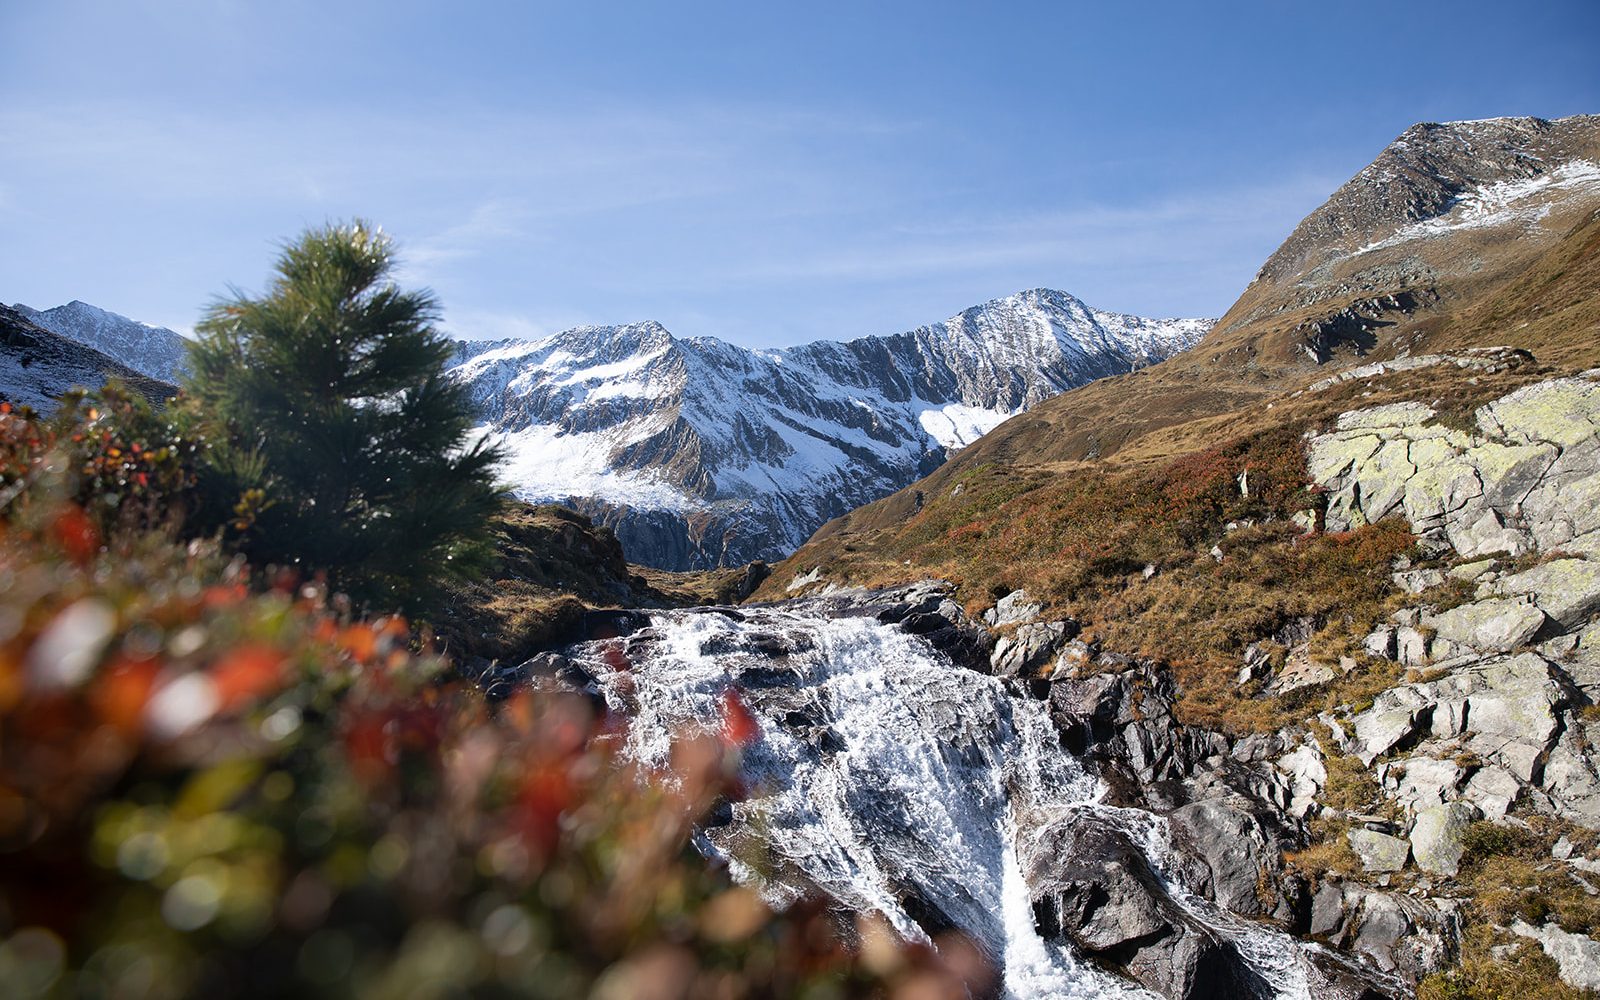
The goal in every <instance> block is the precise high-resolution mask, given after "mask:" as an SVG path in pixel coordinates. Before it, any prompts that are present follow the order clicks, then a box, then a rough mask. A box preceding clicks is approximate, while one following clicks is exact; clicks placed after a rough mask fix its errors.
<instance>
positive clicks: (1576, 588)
mask: <svg viewBox="0 0 1600 1000" xmlns="http://www.w3.org/2000/svg"><path fill="white" fill-rule="evenodd" d="M1498 586H1499V588H1500V589H1501V590H1503V591H1505V592H1506V593H1508V594H1525V595H1527V596H1528V597H1531V598H1532V599H1533V601H1534V602H1535V603H1537V604H1538V605H1539V607H1541V608H1543V609H1544V611H1545V613H1546V614H1548V615H1549V616H1550V617H1551V618H1554V619H1555V620H1556V621H1557V622H1559V623H1560V625H1561V627H1562V628H1573V627H1574V626H1577V625H1579V624H1582V623H1583V622H1584V621H1585V620H1586V619H1587V618H1588V617H1590V616H1591V615H1593V614H1594V612H1595V610H1596V609H1597V608H1600V560H1591V559H1552V560H1550V561H1549V562H1547V563H1542V564H1540V565H1538V566H1535V567H1533V568H1532V569H1530V570H1525V571H1523V572H1521V573H1517V574H1515V575H1512V576H1508V577H1505V578H1504V579H1502V580H1501V581H1500V582H1499V584H1498Z"/></svg>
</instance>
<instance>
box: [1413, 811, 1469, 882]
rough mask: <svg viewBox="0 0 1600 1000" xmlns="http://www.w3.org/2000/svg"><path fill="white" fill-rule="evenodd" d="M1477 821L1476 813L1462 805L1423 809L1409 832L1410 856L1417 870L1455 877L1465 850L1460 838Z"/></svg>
mask: <svg viewBox="0 0 1600 1000" xmlns="http://www.w3.org/2000/svg"><path fill="white" fill-rule="evenodd" d="M1476 818H1477V810H1475V809H1473V808H1472V806H1470V805H1467V804H1466V803H1464V802H1448V803H1446V804H1444V805H1442V806H1434V807H1433V808H1431V809H1424V810H1422V812H1420V813H1418V814H1417V821H1416V823H1415V825H1413V826H1412V828H1411V855H1412V857H1414V858H1416V861H1417V867H1418V868H1421V869H1422V870H1423V871H1425V872H1432V873H1434V874H1435V875H1454V874H1455V873H1456V871H1457V869H1458V868H1459V867H1460V866H1461V855H1462V854H1463V853H1464V852H1465V850H1466V846H1465V844H1464V842H1463V840H1462V838H1463V837H1464V836H1465V835H1466V832H1467V827H1468V826H1470V825H1472V821H1473V820H1474V819H1476Z"/></svg>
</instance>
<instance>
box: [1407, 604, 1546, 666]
mask: <svg viewBox="0 0 1600 1000" xmlns="http://www.w3.org/2000/svg"><path fill="white" fill-rule="evenodd" d="M1423 623H1424V624H1425V625H1427V626H1428V627H1430V628H1432V629H1433V631H1434V635H1435V637H1436V638H1435V642H1436V643H1437V642H1438V641H1440V640H1443V641H1444V642H1446V643H1448V644H1449V647H1448V651H1447V652H1446V655H1452V654H1455V653H1459V652H1464V651H1473V652H1479V653H1503V652H1508V651H1510V650H1513V649H1516V648H1517V647H1518V646H1521V645H1522V644H1523V643H1525V642H1527V641H1528V640H1530V639H1532V638H1533V637H1534V636H1535V635H1536V634H1537V633H1538V631H1539V629H1540V628H1541V627H1542V626H1543V625H1544V612H1543V611H1540V610H1539V609H1538V608H1536V607H1534V606H1533V605H1532V604H1529V603H1528V602H1527V601H1521V600H1510V599H1506V598H1501V599H1498V600H1489V601H1478V602H1477V603H1475V604H1463V605H1461V606H1460V607H1457V608H1451V609H1450V610H1449V611H1445V612H1443V613H1441V614H1437V615H1428V616H1426V617H1424V618H1423ZM1433 655H1434V658H1435V659H1442V658H1443V657H1441V656H1440V651H1438V650H1435V651H1434V654H1433Z"/></svg>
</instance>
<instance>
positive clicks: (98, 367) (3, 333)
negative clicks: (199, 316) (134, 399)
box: [0, 305, 177, 413]
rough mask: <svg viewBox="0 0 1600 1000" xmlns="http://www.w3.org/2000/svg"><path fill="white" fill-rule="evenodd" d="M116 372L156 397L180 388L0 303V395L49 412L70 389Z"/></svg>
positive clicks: (100, 381)
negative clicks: (40, 324) (65, 335)
mask: <svg viewBox="0 0 1600 1000" xmlns="http://www.w3.org/2000/svg"><path fill="white" fill-rule="evenodd" d="M113 376H114V377H116V378H120V379H122V380H123V381H125V382H127V383H128V384H129V385H130V386H132V387H133V388H134V390H135V391H137V392H139V393H140V394H142V395H144V396H145V397H146V398H148V399H150V400H152V401H155V402H159V401H161V400H164V399H166V398H168V397H170V396H171V395H172V394H173V393H175V392H176V391H177V389H176V387H174V386H172V385H169V384H167V383H165V382H161V381H159V380H157V379H152V378H150V377H148V376H146V375H144V374H142V373H140V372H137V371H134V370H133V369H131V368H129V367H128V366H127V365H124V364H121V363H120V362H118V361H116V360H114V359H113V358H110V357H108V356H106V355H105V354H102V353H101V352H99V351H96V350H95V349H93V348H91V347H86V346H84V345H83V344H80V343H78V342H76V341H74V340H71V339H69V338H67V337H63V336H61V335H59V334H56V333H53V332H52V331H50V330H47V329H45V328H43V327H41V326H38V325H37V324H35V323H34V322H33V321H32V320H30V319H29V318H28V317H27V316H25V315H23V314H22V313H21V312H19V311H18V310H16V309H12V308H9V307H7V306H3V305H0V399H4V400H6V401H8V402H10V403H13V404H16V405H25V406H31V407H33V408H34V409H36V410H38V411H40V412H41V413H48V412H50V411H51V410H54V409H55V407H56V397H58V396H60V395H61V394H62V393H64V392H66V391H67V390H68V389H71V388H73V387H75V386H76V387H82V388H86V389H96V388H99V387H100V386H101V385H103V384H104V383H105V381H106V379H107V378H111V377H113Z"/></svg>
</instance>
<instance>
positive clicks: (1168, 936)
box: [1024, 813, 1273, 1000]
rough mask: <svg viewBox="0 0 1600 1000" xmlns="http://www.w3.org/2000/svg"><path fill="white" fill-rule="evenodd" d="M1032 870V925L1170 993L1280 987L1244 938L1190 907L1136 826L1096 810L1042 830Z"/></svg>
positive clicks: (1195, 999) (1185, 996)
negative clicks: (1243, 944)
mask: <svg viewBox="0 0 1600 1000" xmlns="http://www.w3.org/2000/svg"><path fill="white" fill-rule="evenodd" d="M1024 866H1025V868H1024V871H1025V874H1026V877H1027V882H1028V887H1029V890H1030V893H1031V895H1032V898H1033V912H1034V926H1035V927H1036V928H1037V929H1038V930H1039V932H1040V934H1041V935H1042V936H1044V937H1045V938H1046V939H1047V940H1059V941H1065V942H1070V943H1071V944H1072V945H1073V946H1074V947H1075V948H1076V949H1078V950H1079V951H1081V952H1083V953H1084V954H1086V955H1088V956H1090V957H1091V958H1093V959H1095V960H1096V961H1098V962H1100V963H1102V964H1104V965H1108V966H1110V967H1112V968H1114V969H1117V970H1118V971H1120V972H1122V973H1124V974H1126V975H1127V976H1129V977H1130V978H1132V979H1134V980H1136V981H1137V982H1139V983H1140V984H1141V985H1143V986H1144V987H1145V988H1147V989H1150V990H1152V991H1154V992H1156V993H1159V994H1161V995H1162V996H1164V997H1168V998H1171V1000H1206V998H1212V997H1238V998H1240V1000H1252V998H1260V1000H1267V998H1269V997H1271V996H1272V995H1273V991H1272V988H1271V986H1270V984H1268V983H1267V982H1266V981H1265V980H1264V979H1262V978H1261V976H1260V975H1259V974H1258V973H1256V972H1255V970H1254V969H1252V968H1251V967H1250V964H1249V963H1248V962H1247V961H1246V960H1245V959H1244V957H1243V956H1242V955H1240V954H1239V951H1238V949H1237V947H1236V946H1235V945H1234V944H1233V943H1232V942H1231V941H1229V940H1227V939H1226V938H1224V937H1223V936H1222V935H1220V934H1219V933H1218V932H1216V931H1213V930H1212V929H1211V928H1209V927H1207V926H1205V925H1204V924H1202V923H1201V922H1199V921H1198V920H1195V919H1194V918H1193V917H1190V916H1189V915H1188V914H1187V912H1186V911H1185V910H1184V909H1183V907H1182V906H1180V905H1178V903H1176V902H1175V901H1174V900H1173V899H1172V898H1171V897H1170V896H1169V895H1168V893H1167V891H1166V889H1165V887H1164V885H1163V882H1162V879H1161V878H1160V877H1159V876H1157V875H1156V873H1155V872H1154V871H1152V870H1151V868H1150V866H1149V862H1148V861H1146V860H1145V857H1144V853H1143V852H1142V851H1141V850H1140V848H1139V847H1138V846H1137V845H1136V844H1134V843H1133V842H1132V841H1131V840H1130V839H1129V837H1128V835H1127V834H1126V833H1125V832H1123V831H1122V830H1119V829H1117V828H1116V827H1114V826H1112V825H1111V824H1109V823H1107V822H1105V821H1104V820H1102V819H1100V818H1099V817H1096V816H1093V815H1092V814H1087V813H1084V814H1079V815H1076V816H1073V817H1071V818H1070V819H1068V820H1067V821H1065V822H1062V823H1058V824H1056V825H1054V826H1051V827H1049V828H1047V829H1045V830H1042V831H1040V833H1039V834H1038V835H1037V836H1036V838H1035V839H1034V842H1033V847H1032V850H1031V851H1030V856H1029V857H1028V858H1026V859H1024Z"/></svg>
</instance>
